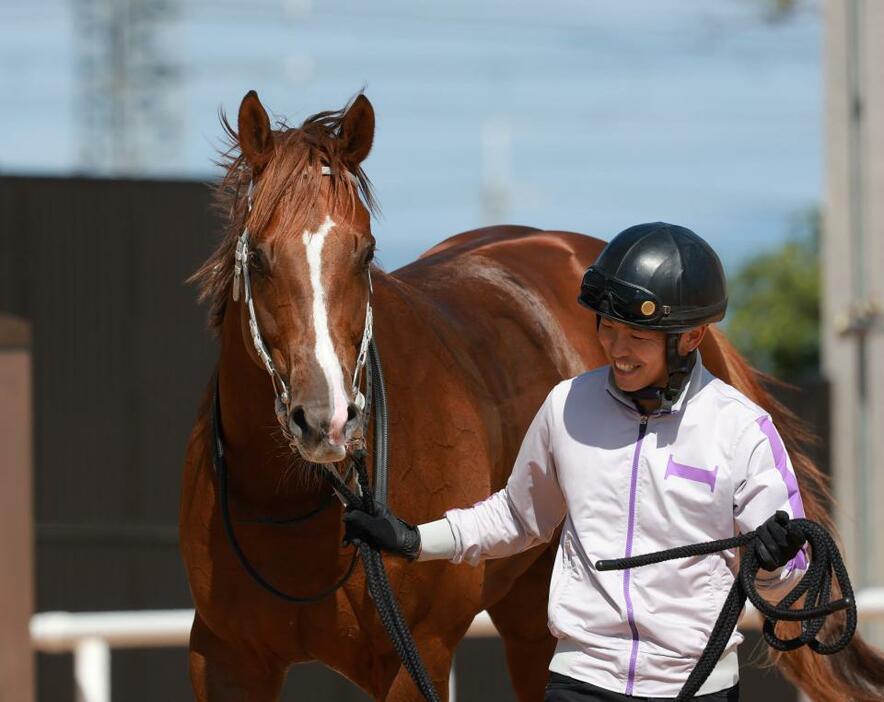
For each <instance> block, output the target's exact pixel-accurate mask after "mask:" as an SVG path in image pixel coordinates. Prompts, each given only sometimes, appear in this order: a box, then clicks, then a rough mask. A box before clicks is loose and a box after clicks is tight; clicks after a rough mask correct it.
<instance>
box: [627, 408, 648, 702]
mask: <svg viewBox="0 0 884 702" xmlns="http://www.w3.org/2000/svg"><path fill="white" fill-rule="evenodd" d="M647 430H648V415H646V414H643V415H642V416H641V419H640V420H639V424H638V439H636V442H635V452H634V453H633V456H632V475H631V476H630V480H629V523H628V524H627V528H626V556H625V557H626V558H629V557H630V556H632V538H633V535H634V529H635V497H636V494H635V493H636V487H637V485H638V464H639V459H640V458H641V451H642V442H643V441H644V438H645V433H646V432H647ZM630 575H631V570H630V569H627V570H624V571H623V599H624V600H625V601H626V621H627V623H628V624H629V630H630V631H631V632H632V650H631V651H630V654H629V673H628V675H627V677H626V691H625V693H624V694H626V695H631V694H632V690H633V686H634V685H635V663H636V659H637V658H638V642H639V638H638V627H636V625H635V615H634V613H633V610H632V596H631V595H630V593H629V580H630Z"/></svg>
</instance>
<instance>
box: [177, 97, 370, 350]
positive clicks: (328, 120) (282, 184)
mask: <svg viewBox="0 0 884 702" xmlns="http://www.w3.org/2000/svg"><path fill="white" fill-rule="evenodd" d="M351 103H352V100H351V101H350V103H348V104H347V106H346V107H344V108H342V109H340V110H329V111H325V112H318V113H316V114H315V115H312V116H310V117H308V118H307V119H305V120H304V122H303V124H301V126H300V127H290V126H289V125H288V124H286V122H285V120H282V119H281V120H278V121H277V125H276V129H274V130H273V156H272V158H271V159H270V161H269V162H268V164H267V166H266V167H265V168H264V170H263V171H261V173H260V177H259V179H258V180H257V181H255V183H254V192H253V196H252V209H251V212H249V207H248V190H249V184H250V183H251V182H252V169H251V167H250V166H249V164H248V162H247V161H246V159H245V157H244V156H243V154H242V150H241V148H240V143H239V137H238V135H237V133H236V130H235V129H234V128H233V127H232V126H231V124H230V122H229V121H228V119H227V116H226V115H225V114H224V112H223V110H222V111H221V112H220V113H219V119H220V120H221V126H222V128H223V130H224V134H225V138H224V142H223V146H222V148H221V149H219V152H218V158H217V159H216V161H215V163H216V165H218V166H220V167H221V168H223V169H224V175H223V176H222V177H221V179H220V180H219V181H218V182H217V184H216V185H215V189H214V203H213V205H214V207H213V209H215V210H216V211H217V212H218V213H219V214H220V215H221V217H222V218H223V219H224V220H225V221H226V225H225V227H224V229H223V233H222V236H221V241H220V243H219V244H218V246H217V247H216V248H215V251H214V252H213V253H212V254H211V255H210V256H209V258H208V259H207V260H206V261H205V263H203V264H202V265H201V266H200V267H199V269H197V271H196V272H195V273H194V274H193V275H192V276H191V277H190V278H188V281H187V282H188V283H195V284H196V285H197V286H198V289H199V302H201V303H202V302H205V301H209V302H210V308H209V310H210V311H209V326H210V328H211V329H213V330H214V331H215V332H216V333H217V331H218V329H219V328H220V326H221V321H222V320H223V318H224V310H225V309H226V305H227V300H228V299H229V298H230V288H231V286H232V284H233V256H234V251H235V248H236V241H237V239H238V238H239V236H240V235H241V234H242V231H243V229H244V228H245V227H246V226H248V228H249V231H250V232H251V233H252V237H253V239H254V238H255V237H256V236H260V233H261V232H262V231H263V230H264V228H265V227H266V226H267V224H268V223H269V222H270V219H271V217H273V216H274V215H277V216H279V217H281V220H280V226H281V227H282V228H283V230H284V231H289V232H292V231H301V229H303V228H304V226H305V224H306V223H307V222H309V221H312V220H313V219H315V212H314V208H315V207H316V204H317V203H318V202H319V190H320V187H321V184H322V182H323V178H328V179H330V182H331V188H332V199H333V200H334V201H336V202H342V203H344V205H345V207H346V208H347V211H348V212H352V211H353V210H354V209H355V208H356V206H357V203H358V202H359V201H360V200H361V201H362V203H363V204H364V205H365V207H366V208H367V209H368V211H369V213H370V214H372V215H374V214H376V212H377V209H378V208H377V203H376V200H375V197H374V192H373V190H372V186H371V181H369V179H368V177H367V176H366V175H365V172H364V171H363V170H362V167H361V166H358V165H357V166H355V167H354V166H353V165H352V164H350V163H347V162H346V161H345V158H344V154H343V153H342V149H341V146H340V141H339V139H338V136H339V134H340V131H341V124H342V122H343V119H344V116H345V115H346V113H347V110H348V109H349V106H350V104H351ZM323 166H328V167H330V168H331V170H332V175H331V176H324V175H323V174H322V167H323ZM348 173H350V174H351V175H352V176H354V178H352V179H351V178H350V176H348V175H347V174H348ZM280 205H283V207H280Z"/></svg>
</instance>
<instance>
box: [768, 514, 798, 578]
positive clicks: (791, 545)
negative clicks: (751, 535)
mask: <svg viewBox="0 0 884 702" xmlns="http://www.w3.org/2000/svg"><path fill="white" fill-rule="evenodd" d="M755 537H756V538H755V553H757V554H758V560H759V562H760V563H761V567H762V568H764V570H776V569H777V568H782V567H783V566H784V565H786V564H787V563H788V562H789V561H791V560H792V559H793V558H795V554H797V553H798V551H800V550H801V547H802V546H804V544H805V542H806V541H807V539H806V538H805V536H804V534H802V533H801V532H800V531H798V529H797V528H796V526H795V524H794V523H793V522H792V521H791V520H790V519H789V515H788V514H786V513H785V512H783V511H782V510H780V511H778V512H776V514H774V515H773V516H772V517H769V518H768V519H767V521H765V522H764V524H762V525H761V526H760V527H758V528H757V529H756V530H755Z"/></svg>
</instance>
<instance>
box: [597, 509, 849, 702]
mask: <svg viewBox="0 0 884 702" xmlns="http://www.w3.org/2000/svg"><path fill="white" fill-rule="evenodd" d="M791 524H793V525H795V526H796V527H797V528H798V529H799V530H800V531H801V533H802V534H804V536H805V537H806V538H807V542H808V543H809V544H810V548H811V555H812V557H811V561H810V566H809V567H808V569H807V571H806V572H805V574H804V576H803V577H802V578H801V580H800V581H799V583H798V584H797V585H796V586H795V587H794V588H793V589H792V590H791V591H790V592H789V594H788V595H786V596H785V597H784V598H783V599H782V600H780V601H779V602H778V603H777V604H776V605H771V604H769V603H768V602H767V601H765V600H764V598H762V597H761V595H759V594H758V589H757V587H756V584H755V577H756V575H757V574H758V571H759V569H760V568H761V564H760V562H759V560H758V555H757V554H756V552H755V546H754V541H755V532H754V531H753V532H749V533H748V534H742V535H740V536H734V537H732V538H729V539H721V540H719V541H709V542H707V543H701V544H692V545H690V546H679V547H678V548H671V549H668V550H666V551H657V552H656V553H648V554H644V555H641V556H633V557H631V558H617V559H614V560H605V561H598V562H597V563H596V569H597V570H600V571H606V570H625V569H627V568H640V567H641V566H646V565H651V564H653V563H661V562H663V561H669V560H673V559H676V558H687V557H690V556H702V555H706V554H709V553H715V552H717V551H723V550H725V549H732V548H737V547H739V546H745V545H748V544H752V547H751V548H747V549H746V551H745V553H744V555H743V558H742V560H741V562H740V571H739V573H738V575H737V577H736V578H735V579H734V584H733V585H732V586H731V589H730V592H729V593H728V596H727V599H726V600H725V602H724V606H723V607H722V609H721V614H719V615H718V620H717V621H716V622H715V626H714V627H713V629H712V633H711V634H710V636H709V642H708V643H707V644H706V648H705V649H704V650H703V653H702V654H701V656H700V659H699V661H697V665H696V666H694V669H693V670H692V671H691V674H690V675H689V676H688V679H687V682H685V684H684V687H682V689H681V692H679V693H678V697H676V699H677V700H687V699H691V698H692V697H694V695H695V694H696V693H697V691H698V690H699V689H700V687H701V686H702V685H703V683H704V682H705V681H706V678H708V677H709V674H710V673H711V672H712V669H713V668H714V667H715V666H716V664H717V663H718V660H719V658H721V654H722V653H723V652H724V649H725V646H727V642H728V641H729V640H730V637H731V634H732V633H733V631H734V629H735V628H736V626H737V621H738V620H739V618H740V613H741V612H742V611H743V607H744V605H745V604H746V599H747V598H748V599H749V601H750V602H752V604H753V605H755V607H756V608H757V609H758V611H759V612H760V613H761V614H762V616H763V617H764V629H763V633H764V638H765V640H766V641H767V643H768V645H770V646H771V648H774V649H776V650H778V651H792V650H795V649H796V648H800V647H801V646H804V645H807V646H808V647H810V649H811V650H813V651H815V652H816V653H820V654H823V655H830V654H832V653H837V652H838V651H841V650H842V649H843V648H844V647H846V646H847V644H848V643H850V639H851V638H852V637H853V634H854V632H855V631H856V601H855V599H854V596H853V586H852V585H851V584H850V576H849V575H848V574H847V569H846V568H845V567H844V561H843V560H842V558H841V552H840V551H839V550H838V547H837V545H836V544H835V541H834V540H833V539H832V536H831V534H829V532H828V531H826V530H825V529H824V528H823V527H822V526H820V525H819V524H817V523H816V522H812V521H810V520H808V519H793V520H792V521H791ZM833 575H834V577H835V579H836V580H837V582H838V587H839V589H840V590H841V595H842V597H841V598H840V599H838V600H835V601H834V602H833V601H830V596H831V594H832V577H833ZM802 595H805V599H804V604H803V606H802V607H800V608H799V609H792V608H791V607H792V605H793V604H795V602H796V601H797V600H798V599H799V598H800V597H801V596H802ZM842 609H843V610H846V612H845V615H846V616H845V623H844V630H843V631H842V632H841V635H840V636H839V637H838V638H837V639H835V640H834V641H829V642H826V641H820V640H819V639H818V638H817V634H819V633H820V631H821V630H822V628H823V625H824V624H825V621H826V617H827V616H829V615H831V614H834V613H835V612H837V611H839V610H842ZM777 621H800V622H801V633H800V634H799V635H798V636H796V637H795V638H792V639H781V638H779V637H778V636H777V635H776V630H775V627H776V623H777Z"/></svg>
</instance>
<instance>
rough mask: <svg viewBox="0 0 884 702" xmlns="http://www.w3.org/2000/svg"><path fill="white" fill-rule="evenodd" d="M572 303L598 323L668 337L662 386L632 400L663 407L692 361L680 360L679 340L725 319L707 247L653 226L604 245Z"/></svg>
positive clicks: (716, 269)
mask: <svg viewBox="0 0 884 702" xmlns="http://www.w3.org/2000/svg"><path fill="white" fill-rule="evenodd" d="M577 299H578V301H579V302H580V304H581V305H583V306H585V307H588V308H589V309H591V310H593V311H594V312H595V313H596V314H597V315H598V317H597V319H598V320H600V319H601V317H608V318H610V319H613V320H615V321H617V322H622V323H624V324H629V325H631V326H635V327H639V328H642V329H650V330H654V331H664V332H667V338H666V357H667V366H668V372H669V382H668V384H667V387H665V388H644V389H643V390H639V391H637V392H635V393H632V394H633V396H634V399H657V398H659V399H660V400H661V403H662V406H663V407H664V409H669V408H670V407H671V405H672V403H673V402H674V401H675V399H676V398H677V397H678V395H679V393H680V392H681V389H682V386H683V385H684V382H685V380H686V378H687V376H688V375H689V374H690V372H691V368H693V365H694V363H695V361H696V352H695V351H694V352H692V353H690V354H688V355H687V356H680V355H679V354H678V339H679V336H680V335H681V333H682V332H685V331H687V330H688V329H693V328H694V327H698V326H700V325H702V324H709V323H712V322H717V321H718V320H720V319H722V318H723V317H724V313H725V310H726V309H727V286H726V282H725V276H724V269H723V268H722V265H721V261H720V260H719V258H718V255H717V254H716V253H715V251H713V250H712V247H711V246H709V244H707V243H706V242H705V241H704V240H703V239H701V238H700V237H699V236H697V235H696V234H695V233H694V232H692V231H691V230H690V229H686V228H685V227H679V226H677V225H674V224H667V223H665V222H651V223H648V224H637V225H636V226H634V227H630V228H629V229H625V230H624V231H622V232H620V233H619V234H618V235H617V236H615V237H614V238H613V239H612V240H611V241H610V242H609V243H608V245H607V246H605V248H604V249H603V250H602V252H601V253H600V254H599V257H598V259H597V260H596V262H595V263H594V264H593V265H591V266H590V267H589V268H588V269H587V270H586V273H584V275H583V283H582V285H581V286H580V295H579V296H578V298H577Z"/></svg>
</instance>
